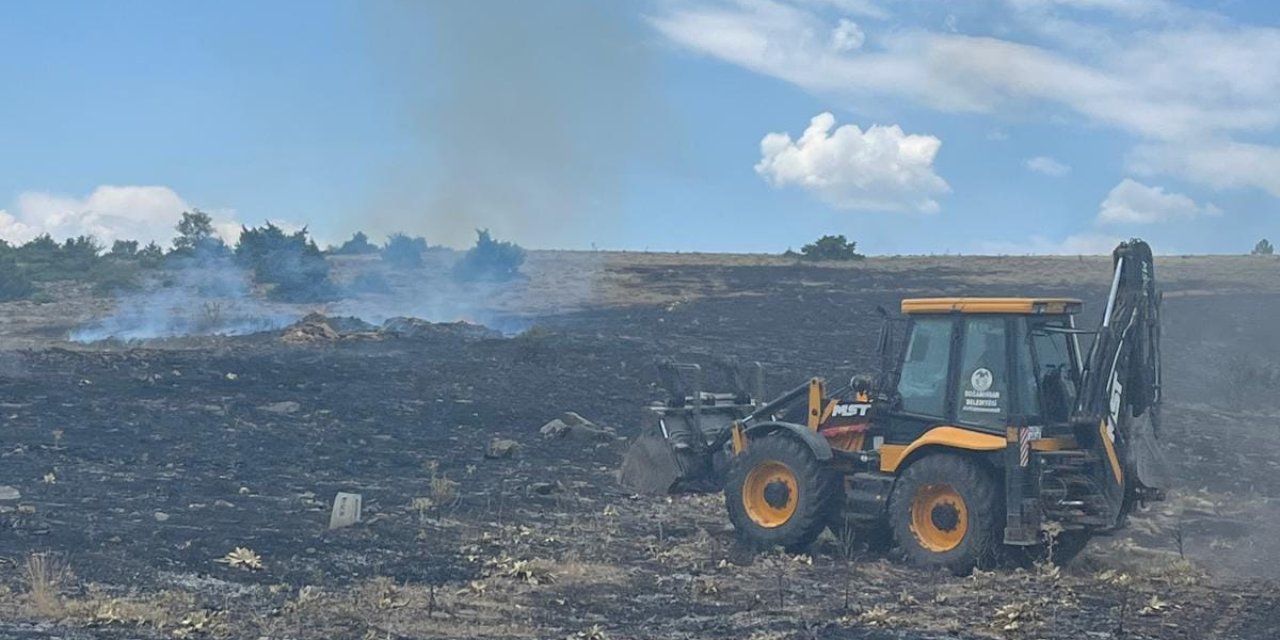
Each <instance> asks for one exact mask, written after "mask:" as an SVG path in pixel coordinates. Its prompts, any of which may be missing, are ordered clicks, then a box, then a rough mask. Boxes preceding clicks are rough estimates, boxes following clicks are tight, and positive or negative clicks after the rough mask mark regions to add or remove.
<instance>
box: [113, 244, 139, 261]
mask: <svg viewBox="0 0 1280 640" xmlns="http://www.w3.org/2000/svg"><path fill="white" fill-rule="evenodd" d="M107 255H109V256H111V257H113V258H136V257H138V241H137V240H116V241H115V242H113V243H111V251H110V252H109V253H108V254H107Z"/></svg>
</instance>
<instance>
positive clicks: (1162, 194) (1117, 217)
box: [1098, 178, 1222, 224]
mask: <svg viewBox="0 0 1280 640" xmlns="http://www.w3.org/2000/svg"><path fill="white" fill-rule="evenodd" d="M1221 213H1222V210H1221V209H1218V207H1216V206H1214V205H1213V204H1206V205H1204V206H1201V205H1199V204H1196V201H1195V200H1192V199H1191V198H1189V197H1187V196H1185V195H1182V194H1180V193H1168V192H1166V191H1165V190H1164V189H1163V188H1162V187H1152V186H1148V185H1145V184H1142V183H1141V182H1137V181H1135V180H1131V179H1129V178H1125V179H1124V180H1121V181H1120V184H1117V185H1116V186H1115V187H1114V188H1112V189H1111V192H1110V193H1108V194H1107V198H1106V199H1105V200H1103V201H1102V205H1101V207H1100V208H1099V209H1098V222H1099V223H1103V224H1112V223H1141V224H1149V223H1153V222H1164V221H1167V220H1178V219H1189V218H1195V217H1197V216H1202V215H1220V214H1221Z"/></svg>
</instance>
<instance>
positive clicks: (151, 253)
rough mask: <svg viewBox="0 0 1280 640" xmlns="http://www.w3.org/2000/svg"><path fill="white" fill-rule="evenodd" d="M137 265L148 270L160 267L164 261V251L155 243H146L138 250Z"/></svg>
mask: <svg viewBox="0 0 1280 640" xmlns="http://www.w3.org/2000/svg"><path fill="white" fill-rule="evenodd" d="M137 258H138V264H139V265H142V266H143V267H146V268H148V269H150V268H152V267H158V266H160V263H161V262H163V261H164V249H162V248H161V247H160V245H158V244H156V243H155V242H150V243H147V246H145V247H143V248H141V249H138V254H137Z"/></svg>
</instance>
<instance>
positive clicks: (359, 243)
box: [331, 231, 378, 256]
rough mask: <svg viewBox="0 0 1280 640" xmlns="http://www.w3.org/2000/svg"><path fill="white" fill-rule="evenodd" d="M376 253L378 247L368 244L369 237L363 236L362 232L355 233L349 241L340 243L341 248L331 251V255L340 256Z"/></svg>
mask: <svg viewBox="0 0 1280 640" xmlns="http://www.w3.org/2000/svg"><path fill="white" fill-rule="evenodd" d="M377 252H378V245H376V244H373V243H372V242H369V236H367V235H365V234H364V232H363V231H357V232H355V234H354V235H352V236H351V239H350V240H347V241H346V242H344V243H342V246H340V247H338V248H337V249H333V250H331V253H334V254H337V255H340V256H357V255H366V254H370V253H377Z"/></svg>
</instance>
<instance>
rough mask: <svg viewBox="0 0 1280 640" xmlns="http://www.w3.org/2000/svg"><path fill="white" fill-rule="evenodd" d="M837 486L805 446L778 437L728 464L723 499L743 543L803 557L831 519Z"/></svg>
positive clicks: (765, 439)
mask: <svg viewBox="0 0 1280 640" xmlns="http://www.w3.org/2000/svg"><path fill="white" fill-rule="evenodd" d="M836 486H837V483H836V482H835V480H834V473H833V472H832V471H831V469H830V468H828V467H827V465H825V464H823V463H822V462H821V461H819V460H818V459H817V458H816V457H814V455H813V451H811V450H810V449H809V447H808V446H807V445H805V444H803V443H801V442H799V441H798V440H796V439H795V438H791V437H787V436H785V435H776V434H775V435H768V436H765V437H762V438H758V439H755V440H751V441H750V442H749V443H748V445H747V450H746V451H745V452H743V453H742V454H741V455H739V456H738V457H737V458H735V459H734V460H733V461H732V462H731V463H730V467H729V475H728V478H727V479H726V481H725V488H724V501H725V507H726V509H727V510H728V511H729V520H730V521H731V522H733V526H734V528H735V529H736V530H737V532H738V536H739V537H740V538H741V539H742V540H743V541H745V542H748V543H750V544H751V545H752V546H754V547H756V548H769V547H773V546H781V547H783V548H785V549H786V550H787V551H789V552H791V553H800V552H802V551H804V550H805V549H808V548H809V546H810V545H812V544H813V541H814V540H816V539H817V537H818V534H820V533H822V530H823V528H824V527H826V525H827V523H828V522H829V521H830V519H831V513H832V512H833V510H834V508H835V506H836V505H837V504H838V503H837V502H836V500H837V497H838V496H837V493H836V491H835V488H836Z"/></svg>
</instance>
